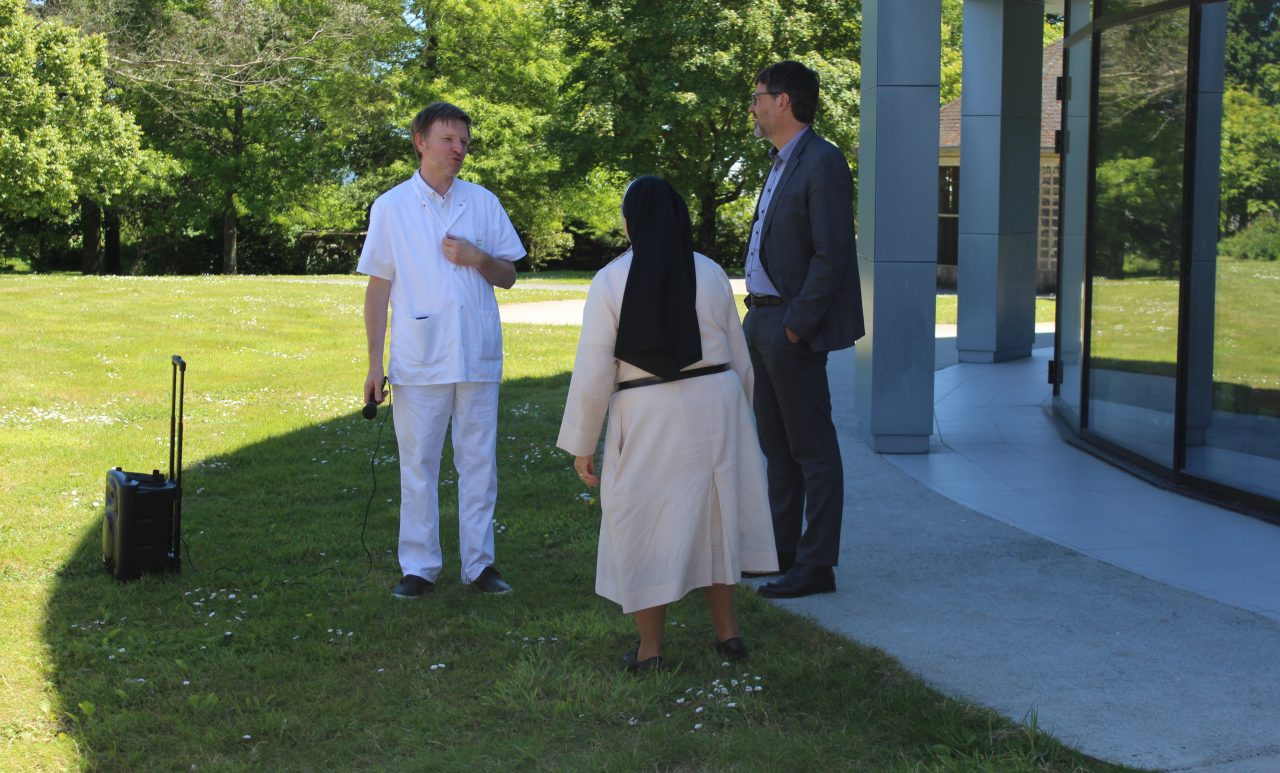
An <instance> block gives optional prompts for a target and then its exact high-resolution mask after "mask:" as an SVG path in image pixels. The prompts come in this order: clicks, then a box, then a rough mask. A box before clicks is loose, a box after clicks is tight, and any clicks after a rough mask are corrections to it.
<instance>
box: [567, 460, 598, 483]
mask: <svg viewBox="0 0 1280 773" xmlns="http://www.w3.org/2000/svg"><path fill="white" fill-rule="evenodd" d="M573 469H575V470H577V472H578V478H579V479H580V480H581V481H582V482H583V483H585V484H586V485H587V486H589V487H591V488H595V487H596V486H599V485H600V478H599V477H597V476H596V460H595V457H592V456H575V457H573Z"/></svg>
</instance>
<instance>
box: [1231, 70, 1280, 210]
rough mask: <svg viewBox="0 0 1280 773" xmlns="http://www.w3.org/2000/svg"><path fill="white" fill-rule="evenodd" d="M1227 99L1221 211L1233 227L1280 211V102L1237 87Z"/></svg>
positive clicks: (1232, 89)
mask: <svg viewBox="0 0 1280 773" xmlns="http://www.w3.org/2000/svg"><path fill="white" fill-rule="evenodd" d="M1222 102H1223V104H1222V167H1221V168H1222V176H1221V202H1222V203H1221V207H1220V213H1221V214H1220V217H1221V219H1222V225H1223V230H1224V231H1225V232H1226V233H1234V232H1236V231H1239V230H1242V229H1244V228H1246V227H1248V225H1249V223H1250V222H1251V221H1252V220H1253V219H1254V218H1256V217H1258V216H1259V215H1263V214H1266V213H1268V212H1276V211H1280V106H1277V105H1270V104H1267V102H1266V101H1265V100H1264V99H1263V98H1261V97H1259V96H1256V95H1254V94H1250V93H1249V92H1247V91H1244V90H1242V89H1238V88H1230V89H1227V91H1226V93H1225V94H1224V95H1223V100H1222Z"/></svg>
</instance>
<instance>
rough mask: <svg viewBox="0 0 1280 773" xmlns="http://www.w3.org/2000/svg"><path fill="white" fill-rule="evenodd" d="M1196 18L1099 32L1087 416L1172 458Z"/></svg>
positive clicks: (1131, 443) (1160, 457) (1112, 434)
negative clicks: (1191, 23)
mask: <svg viewBox="0 0 1280 773" xmlns="http://www.w3.org/2000/svg"><path fill="white" fill-rule="evenodd" d="M1108 5H1110V4H1108ZM1188 19H1189V11H1188V10H1187V9H1185V8H1184V9H1180V10H1177V11H1173V12H1169V13H1165V14H1163V15H1159V16H1155V17H1147V18H1143V19H1139V20H1137V21H1134V22H1132V23H1129V24H1125V25H1121V26H1117V27H1112V28H1109V29H1106V30H1104V31H1103V32H1102V33H1101V34H1100V36H1099V60H1098V61H1099V68H1098V86H1097V88H1098V92H1097V93H1098V97H1097V130H1096V132H1097V133H1096V147H1097V156H1096V159H1097V162H1096V163H1097V166H1096V168H1095V170H1094V175H1095V178H1094V179H1095V181H1094V185H1095V201H1094V208H1093V261H1092V271H1093V283H1092V309H1091V310H1092V325H1091V330H1090V338H1089V345H1090V349H1089V407H1088V410H1089V413H1088V426H1089V428H1090V429H1091V430H1092V431H1093V432H1095V433H1097V434H1099V435H1102V436H1104V437H1106V438H1108V439H1110V440H1112V441H1114V442H1116V443H1119V444H1120V445H1123V446H1125V447H1127V448H1129V449H1131V450H1133V451H1136V452H1137V453H1139V454H1142V455H1143V456H1146V457H1148V458H1150V459H1152V460H1154V461H1156V462H1158V463H1160V464H1161V465H1163V466H1166V467H1172V466H1173V462H1174V460H1173V441H1174V410H1175V394H1176V378H1175V375H1176V363H1177V355H1178V289H1179V286H1178V276H1179V271H1180V268H1181V259H1182V242H1183V237H1182V233H1183V232H1182V188H1183V168H1184V167H1183V165H1184V155H1185V153H1184V151H1185V147H1184V146H1185V139H1184V138H1185V131H1186V83H1187V52H1188V39H1187V35H1188Z"/></svg>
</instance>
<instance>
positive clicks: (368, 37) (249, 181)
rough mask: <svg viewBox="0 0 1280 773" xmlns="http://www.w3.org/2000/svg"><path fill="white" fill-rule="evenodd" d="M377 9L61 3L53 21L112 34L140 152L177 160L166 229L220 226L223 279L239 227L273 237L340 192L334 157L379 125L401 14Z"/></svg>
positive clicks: (308, 2) (370, 3) (159, 1)
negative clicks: (282, 217)
mask: <svg viewBox="0 0 1280 773" xmlns="http://www.w3.org/2000/svg"><path fill="white" fill-rule="evenodd" d="M380 2H381V0H365V2H363V3H360V2H348V0H224V1H222V2H214V1H213V0H196V1H195V2H188V3H180V2H176V0H153V1H152V2H144V3H129V2H114V0H60V2H58V3H57V4H56V5H55V6H54V10H56V11H57V12H58V13H60V14H62V15H63V16H65V17H66V18H69V19H72V20H74V21H75V22H76V23H77V24H79V25H81V26H82V27H84V28H86V29H100V30H103V31H105V32H106V34H107V35H108V37H109V40H110V43H111V54H112V57H111V74H112V77H113V78H115V79H116V80H117V81H118V82H120V83H121V84H122V91H123V92H124V93H125V94H126V96H127V98H128V99H129V101H130V104H131V106H132V107H133V109H134V111H135V113H136V114H137V115H138V117H139V120H140V122H141V123H142V125H143V127H144V129H145V131H146V136H147V139H148V141H149V142H150V143H152V144H153V145H155V146H156V147H159V148H162V149H163V150H164V151H166V152H167V153H169V154H170V155H172V156H173V157H174V158H175V159H177V160H178V163H179V164H180V168H181V177H180V179H179V180H178V181H177V184H176V188H175V190H174V198H173V201H172V203H173V205H174V206H173V207H172V208H171V209H170V211H168V212H167V213H166V215H165V218H166V219H167V220H169V221H170V223H169V226H170V227H169V228H168V230H170V231H178V232H182V231H203V230H206V229H207V227H208V225H207V224H208V222H209V220H210V219H212V218H216V220H217V221H218V223H219V225H218V229H219V230H220V233H221V236H220V241H221V243H222V261H221V264H222V265H221V267H222V270H223V272H224V273H236V272H237V270H238V252H239V246H238V241H239V230H240V220H241V218H242V217H244V216H246V215H248V216H250V218H251V219H252V220H253V221H254V222H255V223H256V224H257V225H258V226H259V227H264V226H270V225H271V224H272V223H273V222H274V219H275V218H276V217H277V216H278V215H279V213H282V212H290V211H293V210H294V208H295V207H302V208H303V209H305V208H306V206H307V202H308V201H309V200H314V198H313V197H315V194H316V192H317V191H316V189H317V187H319V188H324V187H325V186H326V185H327V186H329V187H334V186H338V185H340V184H341V182H342V178H343V174H344V170H343V167H342V163H341V152H342V151H341V149H342V147H343V146H344V145H345V144H346V143H347V142H349V141H350V140H351V138H352V137H353V136H354V135H355V134H356V133H357V131H358V127H359V126H361V124H362V123H365V122H367V121H373V122H378V121H380V120H381V116H380V111H381V110H383V109H385V106H386V104H387V103H388V102H389V101H390V98H389V97H388V96H387V95H386V93H385V91H383V90H381V89H379V88H378V84H377V80H378V78H377V75H378V72H377V62H378V58H379V54H380V53H382V47H384V46H388V45H394V43H395V41H391V40H390V38H389V33H388V29H389V28H390V27H391V26H393V25H394V24H395V23H399V19H398V17H399V9H400V6H399V4H397V3H391V2H386V3H384V4H381V5H380V4H379V3H380ZM318 198H319V199H320V200H325V198H326V197H325V196H323V195H321V196H319V197H318ZM175 220H176V221H178V222H173V221H175ZM175 225H176V226H178V227H177V228H174V227H173V226H175Z"/></svg>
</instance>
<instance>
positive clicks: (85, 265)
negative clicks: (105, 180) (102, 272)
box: [80, 196, 102, 274]
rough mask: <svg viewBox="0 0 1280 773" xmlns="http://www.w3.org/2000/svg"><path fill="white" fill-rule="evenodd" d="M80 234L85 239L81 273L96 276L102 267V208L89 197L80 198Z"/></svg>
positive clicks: (81, 255)
mask: <svg viewBox="0 0 1280 773" xmlns="http://www.w3.org/2000/svg"><path fill="white" fill-rule="evenodd" d="M80 233H81V235H82V236H83V237H84V245H83V247H82V248H81V252H80V273H82V274H96V273H98V270H99V269H100V268H101V267H102V266H101V263H100V261H101V259H102V208H101V207H99V206H98V204H97V202H95V201H91V200H90V199H89V197H88V196H81V197H80Z"/></svg>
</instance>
